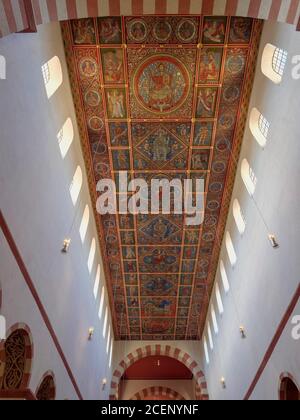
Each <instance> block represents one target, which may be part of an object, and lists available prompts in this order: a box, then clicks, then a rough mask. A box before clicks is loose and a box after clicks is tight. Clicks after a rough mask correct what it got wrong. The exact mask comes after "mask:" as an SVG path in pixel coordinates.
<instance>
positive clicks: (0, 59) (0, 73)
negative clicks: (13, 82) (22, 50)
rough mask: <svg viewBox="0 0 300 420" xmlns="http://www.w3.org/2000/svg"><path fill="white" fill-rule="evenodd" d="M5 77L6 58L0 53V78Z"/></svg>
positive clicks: (3, 78)
mask: <svg viewBox="0 0 300 420" xmlns="http://www.w3.org/2000/svg"><path fill="white" fill-rule="evenodd" d="M5 79H6V59H5V57H4V56H3V55H0V80H5Z"/></svg>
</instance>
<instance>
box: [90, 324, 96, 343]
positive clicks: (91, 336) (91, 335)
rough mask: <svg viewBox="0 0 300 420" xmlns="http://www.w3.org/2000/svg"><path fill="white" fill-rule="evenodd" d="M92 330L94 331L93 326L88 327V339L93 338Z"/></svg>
mask: <svg viewBox="0 0 300 420" xmlns="http://www.w3.org/2000/svg"><path fill="white" fill-rule="evenodd" d="M94 332H95V328H94V327H91V328H89V341H91V340H92V339H93V336H94Z"/></svg>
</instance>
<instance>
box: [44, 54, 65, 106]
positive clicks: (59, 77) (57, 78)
mask: <svg viewBox="0 0 300 420" xmlns="http://www.w3.org/2000/svg"><path fill="white" fill-rule="evenodd" d="M42 73H43V78H44V84H45V87H46V92H47V96H48V98H49V99H50V98H51V96H52V95H53V94H54V93H55V92H56V91H57V89H58V88H59V87H60V86H61V84H62V82H63V74H62V68H61V63H60V60H59V58H58V57H56V56H55V57H53V58H51V60H49V61H48V62H47V63H45V64H44V65H43V66H42Z"/></svg>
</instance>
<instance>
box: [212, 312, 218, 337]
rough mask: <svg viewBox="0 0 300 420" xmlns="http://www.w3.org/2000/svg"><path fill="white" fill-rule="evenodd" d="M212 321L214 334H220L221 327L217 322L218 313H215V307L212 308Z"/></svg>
mask: <svg viewBox="0 0 300 420" xmlns="http://www.w3.org/2000/svg"><path fill="white" fill-rule="evenodd" d="M211 319H212V322H213V327H214V332H215V334H218V332H219V326H218V321H217V316H216V311H215V308H214V305H212V306H211Z"/></svg>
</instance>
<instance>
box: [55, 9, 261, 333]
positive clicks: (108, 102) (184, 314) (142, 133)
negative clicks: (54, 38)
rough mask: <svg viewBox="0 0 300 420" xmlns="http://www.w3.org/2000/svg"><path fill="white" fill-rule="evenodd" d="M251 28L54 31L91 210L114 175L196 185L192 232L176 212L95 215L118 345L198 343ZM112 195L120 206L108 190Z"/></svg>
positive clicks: (232, 159)
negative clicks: (199, 215)
mask: <svg viewBox="0 0 300 420" xmlns="http://www.w3.org/2000/svg"><path fill="white" fill-rule="evenodd" d="M261 28H262V23H261V22H260V21H256V20H252V19H248V18H227V17H210V16H201V17H200V16H189V17H185V16H149V17H139V16H133V17H126V18H125V17H123V18H117V17H116V18H114V17H110V18H99V19H92V18H89V19H83V20H75V21H68V22H63V23H62V33H63V38H64V42H65V50H66V57H67V62H68V65H69V73H70V81H71V86H72V90H73V95H74V101H75V107H76V112H77V119H78V125H79V129H80V134H81V140H82V147H83V153H84V157H85V163H86V168H87V173H88V178H89V183H90V191H91V195H92V199H93V202H94V205H95V208H96V200H97V194H96V183H97V182H98V181H99V180H101V179H103V178H111V179H114V180H115V181H117V182H118V180H119V175H120V172H121V171H128V172H129V179H128V182H130V181H131V180H132V179H135V178H143V179H144V180H145V181H146V182H147V183H148V185H150V184H151V181H152V179H154V178H155V179H168V180H170V181H171V180H172V179H174V178H178V179H180V180H184V179H203V181H204V184H205V192H204V195H203V200H204V209H205V212H204V221H203V223H202V225H201V226H195V227H193V226H188V225H187V223H186V217H185V216H184V215H178V214H174V211H173V212H172V213H171V214H168V215H165V214H156V215H136V216H134V217H133V216H130V215H125V214H118V215H105V216H99V215H98V214H97V213H96V211H95V215H96V220H97V225H98V230H99V239H100V243H101V248H102V249H101V251H102V256H103V261H104V263H105V267H104V268H105V272H106V281H107V286H108V289H109V295H110V299H111V308H112V312H113V319H114V328H115V334H116V339H123V340H126V339H132V340H140V339H144V340H175V339H177V340H186V339H198V338H200V337H201V333H202V329H203V323H204V321H205V317H206V313H207V305H208V301H209V297H210V293H211V290H212V285H213V282H214V277H215V272H216V268H217V262H218V257H219V250H220V244H221V241H222V237H223V233H224V226H225V223H226V219H227V214H228V205H229V202H230V198H231V191H232V186H233V181H234V177H235V172H236V166H237V161H238V158H239V151H240V145H241V141H242V138H243V131H244V125H245V117H246V113H247V107H248V103H249V97H250V92H251V88H252V82H253V74H254V70H255V63H256V56H257V50H258V45H259V40H260V34H261ZM118 198H120V199H121V200H125V201H128V199H129V198H130V197H128V196H127V195H126V194H124V192H122V191H119V190H118ZM193 199H194V200H195V199H196V197H195V196H194V197H193ZM171 201H172V197H171Z"/></svg>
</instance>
